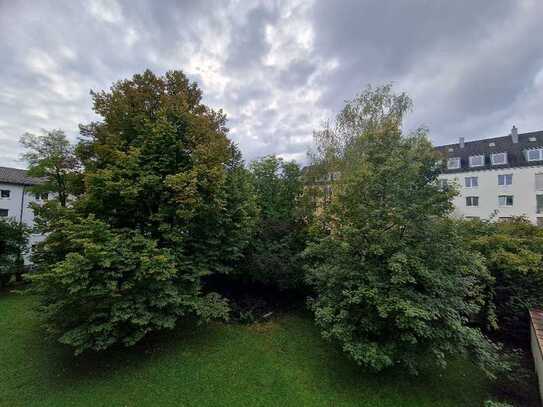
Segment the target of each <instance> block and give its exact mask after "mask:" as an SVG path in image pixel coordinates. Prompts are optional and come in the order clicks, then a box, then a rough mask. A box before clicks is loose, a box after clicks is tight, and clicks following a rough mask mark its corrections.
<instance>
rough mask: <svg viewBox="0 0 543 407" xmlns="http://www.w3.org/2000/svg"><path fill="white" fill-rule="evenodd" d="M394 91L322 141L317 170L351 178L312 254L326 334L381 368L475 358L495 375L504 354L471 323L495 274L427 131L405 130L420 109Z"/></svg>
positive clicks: (371, 95) (349, 109)
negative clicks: (476, 248) (463, 227)
mask: <svg viewBox="0 0 543 407" xmlns="http://www.w3.org/2000/svg"><path fill="white" fill-rule="evenodd" d="M390 92H391V90H390V88H389V87H384V88H377V89H369V90H368V91H366V93H364V94H362V95H361V96H360V97H358V98H357V99H355V100H354V101H352V102H349V103H348V104H347V106H346V108H345V109H344V110H343V112H342V113H341V114H340V115H339V116H338V123H337V126H336V128H335V129H331V128H328V129H325V131H324V133H325V134H324V135H322V133H317V146H318V148H319V150H318V151H317V152H318V155H317V156H316V162H315V166H317V167H318V166H321V167H322V168H323V170H324V172H325V173H330V172H332V171H337V170H340V172H341V177H340V179H339V180H338V181H336V182H332V183H331V187H332V189H333V193H332V198H331V203H330V204H329V205H327V206H326V207H325V208H324V211H323V214H322V216H321V220H322V222H323V224H324V225H325V227H324V228H323V230H327V231H328V234H327V235H326V236H324V237H322V238H321V239H318V240H317V241H316V242H314V243H312V244H311V245H309V247H308V249H307V250H306V256H307V259H308V262H309V265H308V267H307V278H308V281H309V283H310V284H311V285H312V286H313V287H314V289H315V291H316V296H315V298H314V299H312V300H311V302H310V305H311V308H312V310H313V311H314V313H315V319H316V322H317V325H318V326H319V327H320V328H321V330H322V333H323V335H324V336H325V337H326V338H329V339H332V340H335V341H337V342H339V343H340V344H341V346H342V348H343V350H344V351H345V352H347V353H348V354H349V355H350V356H351V357H352V358H353V359H354V360H355V361H356V362H357V363H359V364H361V365H364V366H367V367H369V368H372V369H375V370H382V369H384V368H387V367H390V366H393V365H401V366H405V367H406V368H408V369H409V371H411V372H416V371H418V370H419V367H420V361H421V356H422V355H427V356H428V358H427V359H426V360H427V361H428V362H432V363H436V364H438V365H441V366H443V365H445V364H446V361H447V360H448V359H449V358H451V357H454V356H455V355H458V354H470V355H472V356H473V357H474V358H475V360H476V361H477V362H478V363H479V364H480V365H481V366H482V367H483V368H484V369H486V371H487V373H488V374H489V375H493V374H494V373H495V372H496V371H497V370H498V369H499V368H500V367H501V366H500V363H499V361H498V358H497V352H496V350H497V348H496V346H495V345H494V344H492V343H491V342H489V341H488V340H487V339H486V338H485V337H484V336H483V334H482V333H481V331H480V330H478V329H476V328H473V327H470V326H469V324H468V321H469V318H470V316H471V315H473V314H474V313H477V312H478V311H479V309H480V307H481V305H482V303H481V297H482V295H481V293H480V291H481V290H482V285H481V282H480V281H481V280H483V281H484V280H486V279H488V278H489V276H488V274H487V272H486V269H485V267H484V264H483V260H482V258H481V257H480V256H478V255H477V254H475V253H473V252H470V251H469V250H468V249H467V247H466V245H465V244H464V242H463V240H462V236H461V234H460V233H459V231H458V230H457V227H456V225H455V223H454V222H452V221H450V220H449V219H448V215H449V214H450V212H451V209H452V204H451V198H452V196H453V194H454V191H449V190H445V191H444V190H441V189H440V188H439V186H438V183H437V177H438V175H439V172H440V168H438V166H436V161H437V160H438V157H437V156H436V153H435V152H434V149H433V148H432V145H431V144H430V142H429V141H428V139H427V137H426V134H425V132H424V131H423V130H418V131H417V132H415V133H414V134H409V135H403V134H402V132H401V130H400V124H401V118H402V116H403V114H404V113H405V111H406V109H407V108H408V107H409V106H410V103H409V101H408V100H406V97H405V96H404V95H400V96H394V95H392V94H391V93H390ZM331 132H332V133H333V134H331ZM319 134H320V135H319Z"/></svg>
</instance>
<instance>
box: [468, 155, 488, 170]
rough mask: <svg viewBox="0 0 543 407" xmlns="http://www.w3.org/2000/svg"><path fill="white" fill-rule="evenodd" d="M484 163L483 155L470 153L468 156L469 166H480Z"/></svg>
mask: <svg viewBox="0 0 543 407" xmlns="http://www.w3.org/2000/svg"><path fill="white" fill-rule="evenodd" d="M483 165H485V156H484V155H471V156H470V157H469V166H470V167H481V166H483Z"/></svg>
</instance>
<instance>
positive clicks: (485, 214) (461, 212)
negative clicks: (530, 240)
mask: <svg viewBox="0 0 543 407" xmlns="http://www.w3.org/2000/svg"><path fill="white" fill-rule="evenodd" d="M500 174H513V183H512V185H507V186H502V185H498V175H500ZM536 174H543V165H542V166H533V167H518V168H504V169H492V170H483V171H469V172H462V173H456V174H442V175H441V176H440V178H441V179H447V180H448V182H456V183H457V184H458V185H459V191H460V194H459V195H458V196H457V197H456V198H455V199H454V205H455V212H454V213H455V215H456V216H462V217H469V216H476V217H479V218H482V219H486V218H489V217H490V216H492V215H493V214H494V213H496V217H497V218H499V217H510V216H521V215H524V216H526V217H527V218H529V219H530V220H531V221H532V222H534V223H536V222H537V218H541V220H540V222H543V213H541V214H537V209H536V208H537V205H536V195H538V194H543V190H539V191H538V190H537V189H536V184H535V175H536ZM465 177H478V181H479V182H478V184H479V185H478V186H477V187H471V188H470V187H466V186H465V181H464V178H465ZM499 195H513V197H514V198H513V206H512V207H501V206H499V204H498V196H499ZM467 196H478V197H479V206H477V207H473V206H471V207H470V206H466V197H467Z"/></svg>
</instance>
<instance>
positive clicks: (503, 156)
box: [490, 153, 507, 165]
mask: <svg viewBox="0 0 543 407" xmlns="http://www.w3.org/2000/svg"><path fill="white" fill-rule="evenodd" d="M490 158H491V160H492V165H503V164H507V153H496V154H492V155H491V156H490Z"/></svg>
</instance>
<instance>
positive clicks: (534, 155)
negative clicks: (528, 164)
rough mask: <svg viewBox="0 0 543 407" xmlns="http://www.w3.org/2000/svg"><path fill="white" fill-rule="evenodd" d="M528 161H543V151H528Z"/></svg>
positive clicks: (538, 149) (537, 149)
mask: <svg viewBox="0 0 543 407" xmlns="http://www.w3.org/2000/svg"><path fill="white" fill-rule="evenodd" d="M526 159H527V160H528V161H541V160H543V149H541V148H534V149H533V150H526Z"/></svg>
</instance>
